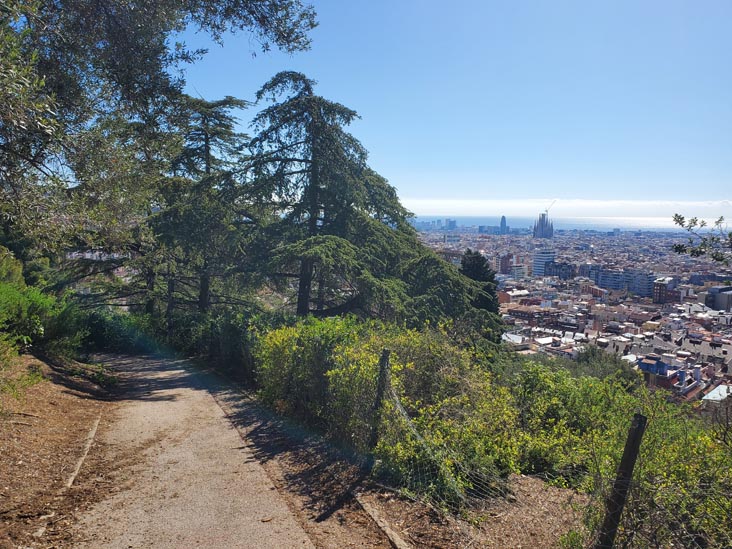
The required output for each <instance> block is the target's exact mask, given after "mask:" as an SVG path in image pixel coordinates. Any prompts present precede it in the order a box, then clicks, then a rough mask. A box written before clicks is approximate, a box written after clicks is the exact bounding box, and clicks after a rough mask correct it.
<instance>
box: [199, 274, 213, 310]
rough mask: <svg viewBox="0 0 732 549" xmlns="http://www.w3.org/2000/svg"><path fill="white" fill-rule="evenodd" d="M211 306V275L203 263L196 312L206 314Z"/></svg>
mask: <svg viewBox="0 0 732 549" xmlns="http://www.w3.org/2000/svg"><path fill="white" fill-rule="evenodd" d="M210 306H211V275H210V274H209V272H208V267H207V266H206V265H204V268H203V272H202V273H201V281H200V286H199V289H198V312H200V313H202V314H206V313H207V312H208V309H209V307H210Z"/></svg>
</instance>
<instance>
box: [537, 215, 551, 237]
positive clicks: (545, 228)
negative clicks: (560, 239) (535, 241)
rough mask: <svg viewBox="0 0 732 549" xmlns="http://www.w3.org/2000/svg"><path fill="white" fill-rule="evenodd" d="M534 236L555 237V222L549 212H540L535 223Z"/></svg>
mask: <svg viewBox="0 0 732 549" xmlns="http://www.w3.org/2000/svg"><path fill="white" fill-rule="evenodd" d="M534 238H554V224H553V223H552V222H551V221H549V213H548V212H544V213H541V214H539V219H537V220H536V222H535V223H534Z"/></svg>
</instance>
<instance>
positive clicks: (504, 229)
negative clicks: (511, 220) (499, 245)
mask: <svg viewBox="0 0 732 549" xmlns="http://www.w3.org/2000/svg"><path fill="white" fill-rule="evenodd" d="M501 234H508V226H506V216H505V215H502V216H501Z"/></svg>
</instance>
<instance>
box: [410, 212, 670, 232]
mask: <svg viewBox="0 0 732 549" xmlns="http://www.w3.org/2000/svg"><path fill="white" fill-rule="evenodd" d="M445 219H453V220H455V222H456V224H457V226H458V227H479V226H488V227H497V226H499V225H500V223H501V216H500V215H498V216H495V215H493V216H491V215H486V216H461V215H452V216H450V215H417V216H415V217H414V220H415V221H416V222H418V223H419V222H427V223H429V222H432V221H437V220H443V221H444V220H445ZM537 219H538V217H529V216H506V224H507V225H508V227H510V228H512V229H531V228H533V226H534V222H535V221H536V220H537ZM550 221H551V222H552V224H553V225H554V229H555V230H567V231H571V230H598V231H610V230H613V229H620V230H621V231H623V230H632V231H638V230H645V231H665V232H669V231H674V232H675V231H683V229H682V228H681V227H679V226H678V225H675V224H674V221H673V219H672V218H671V217H552V216H550Z"/></svg>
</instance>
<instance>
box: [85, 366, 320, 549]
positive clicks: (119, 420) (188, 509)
mask: <svg viewBox="0 0 732 549" xmlns="http://www.w3.org/2000/svg"><path fill="white" fill-rule="evenodd" d="M108 361H109V362H110V363H111V365H112V366H113V368H114V369H115V370H117V371H118V372H119V376H120V385H121V390H122V395H124V400H123V401H122V402H120V403H118V404H117V405H116V406H115V407H114V408H113V411H112V413H111V414H108V415H107V416H106V417H103V418H102V421H101V424H100V426H99V432H98V434H97V440H98V443H97V447H96V450H97V454H98V453H99V452H101V453H102V458H103V460H104V461H105V462H106V463H107V464H109V465H111V464H119V465H120V466H119V467H118V468H117V469H116V470H115V471H114V473H112V474H113V476H114V482H111V483H107V486H109V487H110V488H109V494H108V495H107V497H105V498H104V499H102V500H101V501H100V502H98V503H97V504H96V505H94V506H93V507H91V508H90V509H89V510H87V511H84V512H83V513H81V514H80V515H77V520H78V525H77V531H76V534H75V537H76V539H77V540H79V541H78V542H77V543H76V544H75V546H76V547H86V548H94V549H98V548H103V547H106V548H125V549H126V548H129V547H135V548H137V547H159V548H164V547H170V548H173V547H175V548H180V547H197V546H200V547H221V548H224V547H226V548H234V547H262V548H266V547H272V548H283V547H298V548H299V547H314V545H313V543H312V542H311V540H310V538H309V537H308V535H307V534H306V533H305V531H304V530H303V528H302V527H301V526H300V525H299V524H298V522H297V520H296V518H295V516H294V515H293V513H292V512H291V510H290V509H289V507H288V505H287V503H286V502H285V500H284V499H283V498H282V497H281V496H280V494H279V493H278V492H277V490H276V489H275V487H274V485H273V483H272V481H271V480H270V478H269V477H268V475H267V473H266V472H265V470H264V469H263V468H262V466H261V465H260V463H259V462H258V461H257V460H256V459H255V457H254V456H253V454H252V451H251V449H250V448H249V446H248V445H247V444H246V442H245V441H243V440H242V438H241V436H240V435H239V433H238V432H237V430H236V429H235V428H234V426H233V425H232V424H231V423H230V422H229V421H228V419H227V418H226V416H225V414H224V412H223V411H222V409H221V408H220V407H219V406H218V404H217V403H216V401H215V400H214V398H213V397H212V394H211V386H212V385H215V384H216V383H217V382H216V379H215V378H213V377H212V376H209V375H207V374H205V373H202V372H199V371H197V370H195V369H193V368H192V367H190V366H189V365H187V364H186V363H185V362H184V361H174V360H155V359H149V358H148V359H143V358H120V357H117V358H114V359H108ZM99 457H100V456H99V455H97V459H99ZM82 474H83V473H82Z"/></svg>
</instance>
